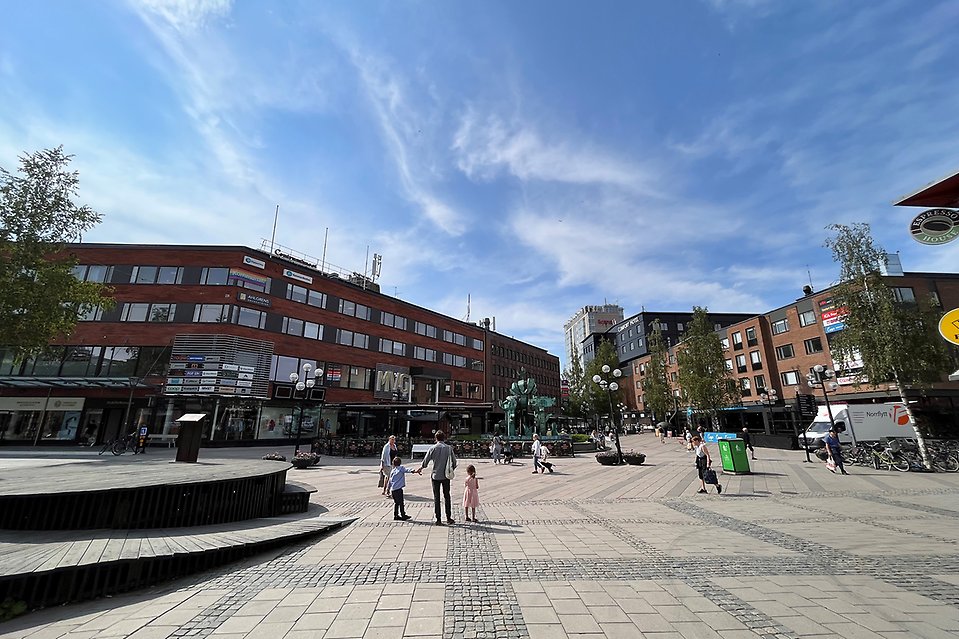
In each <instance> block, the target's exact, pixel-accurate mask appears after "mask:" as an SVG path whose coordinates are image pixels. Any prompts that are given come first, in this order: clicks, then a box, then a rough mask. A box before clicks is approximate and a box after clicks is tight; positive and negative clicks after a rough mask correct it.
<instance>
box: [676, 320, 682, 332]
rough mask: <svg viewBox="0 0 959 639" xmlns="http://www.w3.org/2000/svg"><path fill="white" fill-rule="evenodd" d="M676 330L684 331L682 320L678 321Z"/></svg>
mask: <svg viewBox="0 0 959 639" xmlns="http://www.w3.org/2000/svg"><path fill="white" fill-rule="evenodd" d="M676 330H677V331H678V332H680V333H682V332H683V323H682V322H676Z"/></svg>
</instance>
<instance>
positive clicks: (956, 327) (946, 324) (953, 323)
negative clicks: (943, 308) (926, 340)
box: [939, 308, 959, 346]
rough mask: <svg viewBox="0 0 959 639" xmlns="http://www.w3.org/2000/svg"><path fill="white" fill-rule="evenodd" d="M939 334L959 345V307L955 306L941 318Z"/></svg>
mask: <svg viewBox="0 0 959 639" xmlns="http://www.w3.org/2000/svg"><path fill="white" fill-rule="evenodd" d="M939 334H940V335H942V338H943V339H944V340H946V341H947V342H949V343H951V344H956V345H957V346H959V308H954V309H952V310H951V311H949V312H948V313H946V314H945V315H943V316H942V319H941V320H939Z"/></svg>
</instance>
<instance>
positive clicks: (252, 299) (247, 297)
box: [236, 291, 273, 308]
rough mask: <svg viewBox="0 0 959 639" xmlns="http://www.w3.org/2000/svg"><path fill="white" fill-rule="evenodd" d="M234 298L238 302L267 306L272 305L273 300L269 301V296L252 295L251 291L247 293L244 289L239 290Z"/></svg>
mask: <svg viewBox="0 0 959 639" xmlns="http://www.w3.org/2000/svg"><path fill="white" fill-rule="evenodd" d="M236 299H237V300H238V301H240V302H246V303H247V304H256V305H257V306H266V307H267V308H269V307H271V306H273V302H271V301H270V298H268V297H263V296H262V295H253V294H251V293H247V292H246V291H239V292H238V293H237V294H236Z"/></svg>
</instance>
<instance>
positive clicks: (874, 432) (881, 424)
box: [800, 403, 916, 449]
mask: <svg viewBox="0 0 959 639" xmlns="http://www.w3.org/2000/svg"><path fill="white" fill-rule="evenodd" d="M832 416H833V420H834V421H835V422H837V423H838V422H843V423H844V424H845V425H846V430H845V432H842V433H839V441H841V442H842V443H847V442H848V443H852V436H853V434H854V433H855V435H856V441H866V442H874V441H878V440H879V439H882V438H883V437H915V436H916V433H915V431H914V430H913V429H912V424H911V423H910V421H909V414H908V413H907V412H906V406H905V405H904V404H902V403H891V404H832ZM830 426H831V424H830V421H829V413H828V411H827V410H826V407H825V406H820V407H819V414H818V415H816V419H814V420H813V421H812V423H811V424H810V425H809V428H807V429H806V439H807V441H808V444H807V445H808V446H809V448H810V449H815V448H819V447H820V446H822V439H823V438H824V437H825V436H826V434H827V433H828V432H829V427H830ZM800 445H802V440H800Z"/></svg>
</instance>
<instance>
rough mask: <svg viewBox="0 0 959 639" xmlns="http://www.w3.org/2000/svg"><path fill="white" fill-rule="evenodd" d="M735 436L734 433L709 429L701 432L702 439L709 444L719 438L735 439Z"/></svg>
mask: <svg viewBox="0 0 959 639" xmlns="http://www.w3.org/2000/svg"><path fill="white" fill-rule="evenodd" d="M736 437H737V435H736V433H714V432H713V431H711V430H707V431H706V432H704V433H703V441H704V442H707V443H711V444H715V443H716V442H718V441H719V440H720V439H736Z"/></svg>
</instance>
